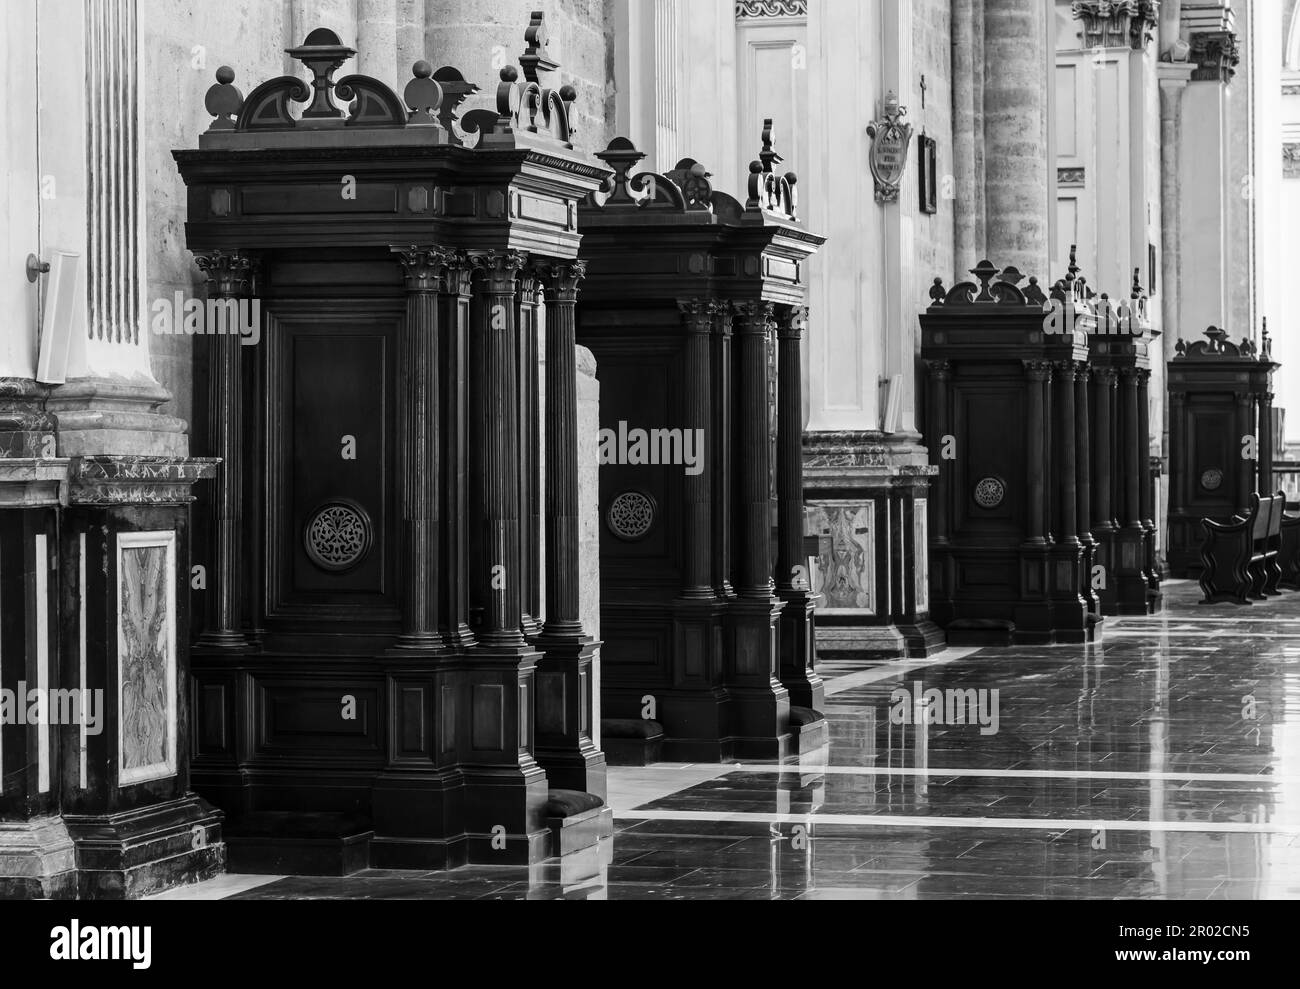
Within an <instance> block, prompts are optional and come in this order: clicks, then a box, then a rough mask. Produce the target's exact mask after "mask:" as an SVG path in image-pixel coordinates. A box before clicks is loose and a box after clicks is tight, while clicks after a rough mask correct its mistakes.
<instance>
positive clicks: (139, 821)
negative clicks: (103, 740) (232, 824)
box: [64, 794, 226, 900]
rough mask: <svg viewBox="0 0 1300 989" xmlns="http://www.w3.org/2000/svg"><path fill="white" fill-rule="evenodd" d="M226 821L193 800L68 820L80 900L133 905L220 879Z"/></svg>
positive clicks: (198, 800) (204, 802)
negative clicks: (121, 902) (75, 856)
mask: <svg viewBox="0 0 1300 989" xmlns="http://www.w3.org/2000/svg"><path fill="white" fill-rule="evenodd" d="M223 818H224V815H223V814H222V813H221V812H220V811H218V810H216V809H214V808H213V807H212V806H211V805H210V804H208V802H207V801H206V800H204V799H202V798H201V797H198V796H195V795H194V794H190V795H188V796H185V797H182V798H181V799H179V800H171V801H168V802H167V803H163V804H157V805H154V806H152V807H148V808H145V809H143V810H131V811H122V812H119V813H116V814H102V815H99V814H97V815H86V816H81V815H71V814H70V815H67V816H66V817H65V818H64V820H65V821H66V823H67V827H68V834H69V835H71V837H72V840H73V842H74V843H75V844H76V848H77V867H78V893H79V895H80V897H81V898H82V899H91V900H134V899H139V898H140V897H143V896H148V895H150V894H152V893H161V892H162V891H164V890H167V889H171V888H173V887H175V886H185V885H189V884H192V883H198V882H203V881H204V880H206V879H211V878H213V877H214V876H217V875H220V874H221V873H222V872H223V871H224V870H225V865H226V846H225V843H224V842H223V840H222V831H221V828H222V820H223Z"/></svg>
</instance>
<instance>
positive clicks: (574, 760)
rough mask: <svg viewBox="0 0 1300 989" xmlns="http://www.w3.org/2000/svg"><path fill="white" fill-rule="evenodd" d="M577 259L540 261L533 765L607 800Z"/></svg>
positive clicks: (553, 779) (563, 784)
mask: <svg viewBox="0 0 1300 989" xmlns="http://www.w3.org/2000/svg"><path fill="white" fill-rule="evenodd" d="M586 273H587V266H586V264H585V263H583V262H581V261H564V262H558V263H555V264H544V265H543V266H541V267H540V269H539V274H540V275H541V276H542V283H543V284H544V285H545V289H546V388H545V390H546V416H545V421H546V445H545V450H546V524H545V528H546V582H545V583H546V625H545V628H544V629H543V630H542V634H541V635H539V636H538V637H537V639H536V640H535V642H534V644H535V645H536V647H537V648H538V649H539V650H540V651H541V652H542V658H541V659H540V660H539V661H538V666H537V700H536V711H537V761H538V762H539V763H540V764H541V766H542V768H543V769H545V770H546V773H547V776H548V777H549V779H550V784H551V786H552V787H556V788H559V789H564V790H577V791H578V792H580V793H592V794H595V795H596V796H599V797H601V798H602V799H603V798H604V797H605V793H606V782H605V756H604V754H603V753H602V752H601V751H600V750H599V749H598V748H597V747H596V744H595V742H594V741H593V740H592V735H593V730H594V729H593V725H592V719H593V714H594V709H593V694H594V690H595V664H596V662H597V654H598V651H599V644H598V643H597V642H595V641H594V640H593V639H591V638H590V637H589V636H587V635H586V633H585V631H584V629H583V627H582V618H581V603H580V602H581V598H580V595H579V580H580V569H581V568H580V560H579V540H580V538H581V532H580V526H581V520H580V516H579V511H578V366H577V332H576V330H577V326H576V314H575V306H576V305H577V301H578V286H579V284H580V283H581V281H582V279H583V278H584V277H586Z"/></svg>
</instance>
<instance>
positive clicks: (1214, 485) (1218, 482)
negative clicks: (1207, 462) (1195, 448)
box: [1201, 470, 1223, 491]
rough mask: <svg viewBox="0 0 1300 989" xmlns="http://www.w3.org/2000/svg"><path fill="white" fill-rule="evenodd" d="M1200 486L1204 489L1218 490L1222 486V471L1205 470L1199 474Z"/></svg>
mask: <svg viewBox="0 0 1300 989" xmlns="http://www.w3.org/2000/svg"><path fill="white" fill-rule="evenodd" d="M1201 487H1202V488H1204V489H1205V490H1206V491H1218V490H1219V488H1221V487H1223V471H1221V470H1207V471H1206V472H1205V473H1204V474H1202V475H1201Z"/></svg>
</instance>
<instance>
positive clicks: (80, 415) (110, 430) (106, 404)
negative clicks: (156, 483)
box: [45, 378, 189, 457]
mask: <svg viewBox="0 0 1300 989" xmlns="http://www.w3.org/2000/svg"><path fill="white" fill-rule="evenodd" d="M171 398H172V396H171V393H170V392H168V391H167V389H166V388H164V387H162V385H160V384H158V383H157V382H156V381H136V380H119V379H109V378H81V379H78V380H75V381H69V382H68V383H67V384H65V385H59V386H58V387H56V388H53V389H51V390H50V394H49V398H48V399H47V400H46V403H45V407H46V409H47V410H48V411H49V412H50V413H51V414H52V415H53V416H54V417H55V419H56V420H57V421H58V433H59V456H62V457H94V456H105V455H111V456H122V457H132V456H137V457H188V456H189V437H188V436H187V435H186V432H185V428H186V426H185V421H184V420H182V419H176V418H174V417H172V416H167V415H161V414H160V413H159V412H158V411H157V410H158V409H159V408H161V407H162V406H163V405H165V404H166V403H167V402H170V401H171Z"/></svg>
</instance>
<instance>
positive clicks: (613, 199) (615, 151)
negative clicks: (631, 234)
mask: <svg viewBox="0 0 1300 989" xmlns="http://www.w3.org/2000/svg"><path fill="white" fill-rule="evenodd" d="M596 157H597V158H599V159H600V160H601V161H603V162H604V163H605V164H606V165H608V166H609V167H610V168H611V169H613V171H614V175H613V176H612V177H611V178H610V179H609V180H607V182H606V187H605V190H604V191H605V192H607V193H609V198H608V199H607V200H606V201H605V205H606V206H611V205H618V204H619V203H622V204H624V205H627V204H628V203H637V202H639V200H638V199H637V197H636V196H633V195H632V193H631V192H629V191H628V173H629V172H631V171H632V169H633V168H634V167H635V166H636V165H638V164H639V163H640V162H642V161H644V160H645V155H644V154H643V153H642V152H640V151H638V150H637V149H636V145H634V144H633V143H632V142H631V141H629V140H628V139H627V138H625V137H616V138H614V140H612V141H610V142H609V147H608V148H606V149H605V150H604V151H601V152H599V153H597V155H596Z"/></svg>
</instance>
